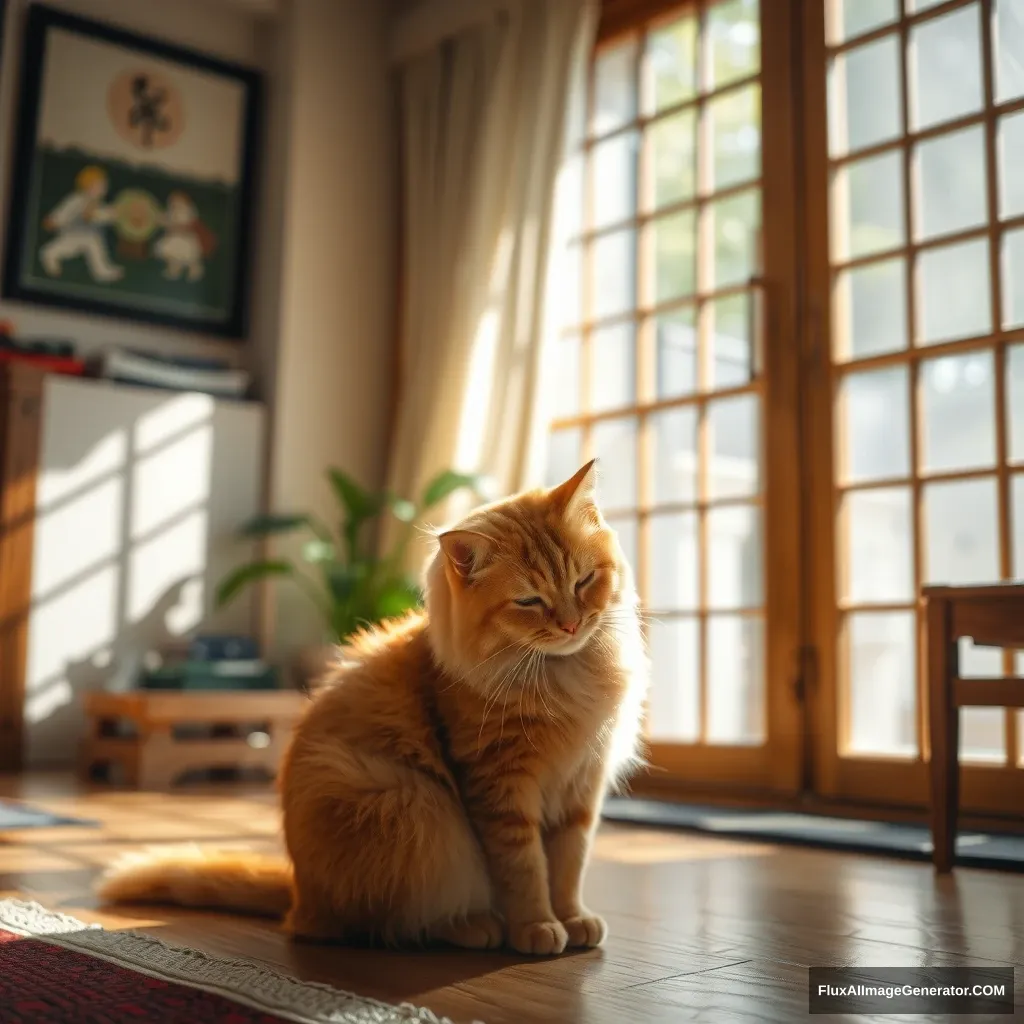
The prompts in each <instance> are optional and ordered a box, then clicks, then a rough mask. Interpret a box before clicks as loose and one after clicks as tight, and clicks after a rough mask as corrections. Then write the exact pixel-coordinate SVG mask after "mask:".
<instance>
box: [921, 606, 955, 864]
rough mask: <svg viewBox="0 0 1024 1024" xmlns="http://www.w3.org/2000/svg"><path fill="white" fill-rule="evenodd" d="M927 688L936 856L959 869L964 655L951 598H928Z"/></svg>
mask: <svg viewBox="0 0 1024 1024" xmlns="http://www.w3.org/2000/svg"><path fill="white" fill-rule="evenodd" d="M926 615H927V638H928V643H927V676H926V679H927V691H928V718H929V724H930V729H929V735H930V739H931V782H932V808H931V811H932V846H933V850H934V852H933V854H932V859H933V862H934V864H935V870H936V871H937V872H938V873H939V874H946V873H948V872H950V871H952V870H953V861H954V857H955V853H956V822H957V809H958V805H959V800H960V762H959V757H960V710H959V708H958V707H957V706H956V703H955V701H954V695H953V679H954V678H956V676H957V674H958V673H959V664H958V663H959V657H958V652H957V649H956V647H955V645H954V643H953V639H952V630H951V625H950V605H949V602H948V601H946V600H943V599H941V598H938V599H936V598H929V599H928V604H927V610H926Z"/></svg>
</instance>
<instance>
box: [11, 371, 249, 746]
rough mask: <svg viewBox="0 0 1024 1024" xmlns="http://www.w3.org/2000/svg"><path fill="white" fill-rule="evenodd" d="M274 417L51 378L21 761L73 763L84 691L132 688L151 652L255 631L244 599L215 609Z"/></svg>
mask: <svg viewBox="0 0 1024 1024" xmlns="http://www.w3.org/2000/svg"><path fill="white" fill-rule="evenodd" d="M263 462H264V460H263V409H262V407H261V406H259V405H257V404H254V403H238V402H227V401H220V400H216V399H213V398H211V397H210V396H208V395H199V394H191V393H189V394H179V393H175V392H167V391H158V390H155V389H149V388H135V387H127V386H124V385H120V384H110V383H107V382H104V381H95V380H84V379H76V378H71V377H51V378H49V379H48V380H47V381H46V385H45V397H44V420H43V430H42V439H41V453H40V465H39V477H38V484H37V489H36V520H35V531H34V540H33V557H32V612H31V618H30V622H29V638H28V666H27V674H26V676H27V677H26V680H25V689H26V694H25V730H26V761H27V764H28V765H29V766H41V765H49V764H54V765H56V764H68V763H70V762H71V761H72V760H73V759H74V756H75V753H76V750H77V747H78V741H79V739H80V737H81V730H82V727H83V719H82V715H81V710H80V704H81V698H80V695H81V693H82V692H84V691H86V690H91V689H101V688H108V689H126V688H128V687H129V686H130V685H131V684H132V681H133V679H134V677H135V673H136V671H137V669H138V668H139V666H140V664H141V660H142V657H143V655H144V654H145V652H146V651H147V650H149V649H151V648H153V647H156V646H159V645H161V644H163V643H165V642H167V641H169V640H172V639H174V638H176V637H181V636H183V635H185V634H187V633H189V632H191V631H192V630H194V629H196V628H197V627H202V628H204V629H209V630H230V631H238V632H249V631H251V629H252V627H253V625H254V623H253V617H252V604H251V601H250V598H249V595H243V596H242V597H241V598H240V599H239V600H238V601H237V602H236V603H234V604H232V605H231V606H230V607H228V608H226V609H223V610H222V611H219V612H214V611H213V608H212V605H213V595H214V591H215V589H216V585H217V582H218V581H219V579H220V578H221V577H222V576H223V574H224V573H225V572H226V571H227V570H229V569H230V568H231V567H232V566H234V565H236V564H238V563H239V562H242V561H245V560H248V559H249V558H250V557H251V556H252V554H253V550H252V545H250V544H247V543H243V542H241V541H239V539H238V538H237V537H236V536H235V530H236V528H237V526H238V525H239V524H240V523H241V522H242V521H243V520H245V519H246V518H248V517H249V516H251V515H253V514H254V513H255V512H257V511H258V509H259V507H260V501H261V492H262V481H263Z"/></svg>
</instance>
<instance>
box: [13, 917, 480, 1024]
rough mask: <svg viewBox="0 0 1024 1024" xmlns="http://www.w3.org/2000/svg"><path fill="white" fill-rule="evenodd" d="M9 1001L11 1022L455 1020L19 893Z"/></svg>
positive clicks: (369, 1023)
mask: <svg viewBox="0 0 1024 1024" xmlns="http://www.w3.org/2000/svg"><path fill="white" fill-rule="evenodd" d="M231 1004H234V1005H231ZM0 1007H3V1014H4V1015H2V1019H3V1021H5V1022H16V1024H20V1022H26V1024H27V1022H31V1021H41V1020H47V1021H60V1022H62V1024H63V1022H65V1021H66V1022H75V1021H79V1020H85V1019H86V1016H85V1015H86V1014H93V1015H94V1016H90V1017H89V1019H97V1017H96V1016H95V1015H96V1014H99V1016H102V1018H103V1019H104V1020H111V1021H120V1020H122V1019H123V1020H125V1021H129V1020H131V1021H138V1020H140V1019H142V1020H147V1021H186V1020H187V1021H189V1024H206V1022H208V1021H209V1022H212V1021H219V1020H225V1019H231V1020H234V1021H238V1022H239V1024H242V1022H249V1021H254V1022H255V1021H260V1022H262V1024H270V1022H272V1021H276V1020H280V1021H295V1022H298V1024H452V1022H451V1021H449V1020H448V1019H447V1018H443V1017H438V1016H436V1015H435V1014H433V1013H431V1012H430V1010H425V1009H420V1008H418V1007H415V1006H410V1005H408V1004H403V1005H401V1006H389V1005H387V1004H386V1003H381V1002H378V1001H377V1000H374V999H364V998H363V997H362V996H357V995H354V994H353V993H351V992H342V991H339V990H338V989H334V988H331V987H329V986H328V985H317V984H310V983H306V982H301V981H297V980H296V979H295V978H289V977H286V976H285V975H282V974H277V973H275V972H274V971H270V970H267V969H266V968H265V967H261V966H258V965H257V964H254V963H251V962H249V961H247V960H223V959H219V958H217V957H213V956H208V955H207V954H206V953H202V952H200V951H199V950H195V949H185V948H183V947H180V946H169V945H167V944H166V943H164V942H161V941H160V940H159V939H154V938H152V937H151V936H148V935H141V934H139V933H138V932H130V931H125V932H121V931H117V932H108V931H105V930H104V929H103V928H101V927H100V926H99V925H87V924H83V923H82V922H81V921H76V920H75V919H74V918H73V917H67V916H66V915H64V914H56V913H52V912H51V911H48V910H46V909H44V908H43V907H41V906H39V904H38V903H22V902H21V901H19V900H0ZM253 1011H254V1012H253ZM140 1014H141V1016H140ZM268 1015H269V1016H268ZM476 1024H479V1022H476Z"/></svg>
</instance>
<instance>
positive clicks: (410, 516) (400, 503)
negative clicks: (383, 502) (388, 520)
mask: <svg viewBox="0 0 1024 1024" xmlns="http://www.w3.org/2000/svg"><path fill="white" fill-rule="evenodd" d="M388 502H389V504H390V505H391V512H392V514H393V515H394V517H395V518H396V519H400V520H401V521H402V522H403V523H411V522H412V521H413V520H414V519H415V518H416V506H415V505H414V504H413V503H412V502H411V501H406V500H405V498H389V499H388Z"/></svg>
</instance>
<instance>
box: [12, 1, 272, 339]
mask: <svg viewBox="0 0 1024 1024" xmlns="http://www.w3.org/2000/svg"><path fill="white" fill-rule="evenodd" d="M0 2H2V0H0ZM57 30H60V31H63V32H64V33H67V34H70V36H72V37H81V39H83V40H86V41H88V42H93V43H95V42H98V43H100V44H109V45H110V46H112V47H117V48H119V49H121V50H125V51H129V52H130V54H131V55H132V59H131V60H129V61H128V62H127V63H126V64H125V67H129V66H131V67H138V68H141V69H142V72H138V71H131V70H125V71H123V72H122V73H121V77H120V78H119V79H117V80H115V81H113V84H111V85H110V86H109V89H108V92H107V94H106V109H107V111H109V112H108V113H107V115H106V116H107V118H108V119H109V120H110V122H111V124H113V125H115V127H116V122H115V114H114V112H113V111H114V109H115V106H114V100H113V99H112V98H111V97H113V96H114V95H115V92H114V90H115V89H117V88H120V87H121V86H120V82H121V81H122V80H123V81H124V82H125V83H130V85H128V84H126V85H125V86H124V88H130V89H131V92H130V93H123V95H124V96H127V97H129V99H130V101H131V103H132V104H133V106H132V108H131V111H130V112H129V114H130V116H129V118H128V119H127V120H122V122H121V126H122V127H121V128H119V129H118V131H120V132H121V135H122V136H124V137H127V134H126V133H132V132H134V133H135V134H136V135H140V136H141V135H144V133H145V129H144V128H137V127H135V126H136V125H137V122H136V120H135V113H136V106H135V104H139V103H141V102H143V101H141V100H139V99H138V96H139V94H138V93H137V92H136V91H135V90H136V89H137V88H138V84H139V83H140V82H142V83H145V82H146V81H147V80H148V81H150V82H151V83H159V82H160V81H161V76H163V81H165V82H166V81H168V80H169V79H168V74H169V75H170V78H171V79H173V71H172V72H169V73H165V72H166V69H167V68H168V67H169V66H170V65H177V66H180V68H181V69H182V71H181V74H182V76H183V77H185V76H188V73H189V72H193V73H194V72H199V73H200V74H199V75H195V74H193V75H192V77H191V79H190V81H191V82H192V88H193V89H195V88H201V87H202V85H203V84H204V83H206V82H207V81H216V80H220V81H221V83H222V84H223V83H224V82H225V81H228V82H231V83H234V84H236V85H237V86H240V87H241V90H242V99H241V100H240V102H239V109H238V115H239V120H238V121H237V122H235V123H234V124H233V125H231V126H230V127H231V130H233V131H235V132H237V139H238V146H237V153H236V156H237V178H236V180H234V181H231V180H230V179H226V178H223V177H216V176H214V177H209V178H205V179H203V178H199V177H194V178H187V177H186V178H182V174H183V172H181V171H180V169H179V170H178V171H173V172H172V171H168V170H166V169H164V167H163V166H162V165H161V164H160V163H159V157H157V158H156V159H153V158H150V159H149V161H148V162H147V161H146V160H145V159H143V158H140V159H138V160H137V161H135V162H133V161H131V160H128V159H124V158H121V157H120V156H113V157H110V156H109V153H108V154H100V155H98V156H95V157H93V156H91V154H90V151H89V150H88V149H83V147H82V145H81V144H80V143H78V142H75V143H74V144H71V145H60V144H58V143H44V142H41V141H40V116H41V107H42V105H43V101H44V97H43V95H42V94H41V93H42V90H43V89H44V88H45V83H46V82H47V54H48V48H49V44H50V41H51V39H52V38H53V36H52V34H53V33H54V32H55V31H57ZM64 45H68V41H67V38H66V37H65V39H64ZM110 52H111V53H113V51H110ZM147 59H148V60H149V61H150V62H151V63H150V64H149V65H148V66H149V67H151V68H153V69H154V70H153V71H152V72H151V73H150V76H149V78H148V79H147V77H146V72H145V69H146V67H147V64H146V61H147ZM65 66H66V65H65V64H61V68H64V67H65ZM112 67H113V65H112ZM58 74H61V75H63V74H66V72H64V71H60V72H58ZM200 76H203V77H200ZM206 76H214V78H213V79H212V80H211V79H208V78H207V77H206ZM197 83H198V84H197ZM62 87H63V88H67V85H66V83H63V82H62ZM147 89H150V92H149V95H148V96H145V94H146V90H147ZM171 89H173V86H172V87H171ZM168 92H169V90H168V89H163V88H161V89H159V90H158V89H157V88H156V85H155V84H154V85H152V87H150V86H146V85H145V84H143V88H142V93H143V95H144V96H145V98H146V99H153V98H157V102H158V103H163V100H164V97H165V96H166V95H168ZM170 94H171V96H172V99H173V96H174V95H175V93H173V92H170ZM117 95H119V96H120V95H122V93H118V94H117ZM262 107H263V85H262V76H261V75H260V74H259V72H257V71H255V70H253V69H251V68H247V67H244V66H242V65H239V64H234V63H231V62H228V61H224V60H220V59H217V58H214V57H210V56H208V55H206V54H203V53H199V52H197V51H194V50H190V49H186V48H184V47H181V46H177V45H172V44H169V43H165V42H162V41H159V40H156V39H152V38H149V37H146V36H142V35H139V34H136V33H134V32H130V31H127V30H124V29H121V28H117V27H114V26H111V25H108V24H105V23H101V22H96V21H92V20H90V19H86V18H81V17H78V16H77V15H71V14H67V13H65V12H63V11H58V10H55V9H53V8H50V7H47V6H45V5H43V4H33V5H32V6H31V7H30V8H29V11H28V21H27V25H26V30H25V44H24V47H23V56H22V70H21V86H20V94H19V110H18V124H17V137H16V142H15V154H14V169H13V180H12V187H11V197H10V211H9V217H8V231H7V251H6V258H5V260H4V269H3V294H4V295H5V296H6V297H8V298H11V299H18V300H22V301H27V302H33V303H39V304H43V305H48V306H55V307H60V308H64V309H69V310H79V311H82V312H87V313H98V314H101V315H106V316H112V317H117V318H119V319H130V320H137V321H142V322H146V323H153V324H159V325H162V326H166V327H174V328H178V329H181V330H186V331H195V332H201V333H205V334H212V335H219V336H222V337H225V338H242V337H244V336H245V334H246V332H247V330H248V307H249V289H250V279H251V272H252V267H251V262H252V261H251V248H252V246H251V240H252V220H253V210H254V203H255V190H256V164H257V153H258V150H259V142H260V128H261V119H262ZM118 109H123V108H118ZM148 109H150V110H152V109H153V108H152V107H150V108H148ZM185 109H186V106H185V104H184V102H183V101H182V103H181V106H180V107H179V108H178V112H179V113H181V115H182V116H181V117H179V118H177V120H180V122H181V123H182V124H183V125H184V124H187V123H188V122H187V120H186V118H185V116H184V113H183V112H184V110H185ZM97 116H98V115H97ZM98 119H99V118H98ZM175 119H176V118H175V116H174V114H173V112H172V113H171V114H168V115H166V116H164V115H161V116H160V119H158V120H156V121H153V123H155V124H156V125H158V127H157V128H156V129H150V138H152V131H153V130H156V131H160V130H164V129H165V127H166V125H167V124H172V125H173V123H174V121H175ZM129 124H130V125H131V126H132V127H130V128H129V127H126V126H127V125H129ZM104 127H105V128H106V129H107V130H108V131H109V130H110V127H109V126H106V125H105V126H104ZM122 129H123V130H122ZM207 130H208V126H207ZM178 131H179V134H180V135H183V134H184V131H185V129H184V128H179V129H178ZM118 145H122V146H125V148H128V145H129V144H125V143H123V141H121V140H119V141H118ZM137 145H138V146H139V147H140V148H141V147H143V146H144V145H152V142H148V143H143V142H141V141H137ZM143 152H145V150H143ZM76 160H78V161H80V162H83V163H84V162H88V163H89V165H90V169H94V168H93V165H96V166H98V167H99V171H98V172H96V173H98V174H99V175H100V176H101V177H102V178H103V180H104V182H105V184H104V185H102V186H96V187H97V188H103V189H104V192H103V193H101V197H100V198H99V199H97V200H84V201H87V202H90V203H91V208H90V209H89V210H86V212H85V214H84V217H81V216H79V217H77V220H76V216H75V215H74V213H72V214H70V215H65V217H66V218H67V216H70V218H71V220H72V222H73V223H72V226H71V227H70V228H67V227H65V228H62V227H57V228H56V229H54V228H53V227H52V225H53V223H54V217H53V216H51V215H47V210H48V209H49V206H47V204H46V202H45V199H46V196H47V195H48V194H49V193H52V191H53V188H54V187H55V186H56V185H58V184H59V183H60V182H62V181H63V182H66V181H69V180H71V181H74V186H73V190H74V189H78V188H79V181H80V180H82V179H81V178H80V177H79V176H74V177H70V175H71V172H72V170H73V168H74V161H76ZM47 161H49V163H47ZM58 172H59V173H58ZM83 173H84V171H83ZM133 174H134V176H135V178H137V179H139V180H141V181H143V182H144V184H145V185H146V186H148V185H151V184H152V183H153V182H156V183H157V185H158V186H159V187H142V186H140V187H139V188H135V187H127V188H121V190H120V191H119V192H118V193H117V195H116V196H115V198H114V199H113V200H112V201H110V202H109V203H108V204H107V205H106V206H103V205H102V204H103V203H104V202H107V200H106V198H105V197H106V195H107V194H108V193H109V192H113V191H114V187H115V183H116V181H117V180H118V178H120V180H121V181H122V182H123V181H128V182H129V185H131V182H132V181H133V180H134V179H133V177H132V175H133ZM176 174H177V175H178V177H175V175H176ZM160 175H163V176H164V178H161V177H160ZM164 179H166V180H164ZM180 180H184V181H185V182H186V187H185V189H183V188H179V187H177V183H178V182H179V181H180ZM164 186H166V187H164ZM186 189H187V191H186ZM65 191H67V187H66V186H65ZM129 193H130V194H131V199H126V198H125V197H126V194H129ZM70 194H71V192H69V193H68V195H70ZM83 194H84V193H83ZM88 194H89V195H92V193H88ZM140 195H141V196H142V197H143V198H142V200H140V199H139V196H140ZM65 198H67V197H65ZM204 198H205V205H203V200H204ZM124 202H127V203H129V204H134V205H130V207H128V208H126V207H124V205H123V203H124ZM140 202H141V203H142V207H141V209H142V214H143V215H144V216H143V217H142V219H143V221H145V220H146V218H157V220H153V219H150V220H149V221H148V225H149V226H148V229H147V228H145V227H144V228H143V230H149V231H151V232H152V234H151V235H149V236H147V239H146V240H145V241H143V242H141V243H140V242H138V241H133V242H132V245H133V246H134V249H133V257H132V258H133V259H134V260H135V261H136V262H135V263H129V264H128V269H127V271H126V269H125V266H124V265H121V266H117V265H115V264H114V262H113V260H112V258H111V253H110V241H109V240H110V239H112V238H113V239H116V244H117V245H120V244H122V243H124V242H125V237H126V236H125V235H123V234H119V232H122V231H127V230H128V227H129V226H130V227H131V228H132V230H133V231H137V230H138V229H139V216H140V212H139V211H140V206H139V204H140ZM161 203H163V204H164V206H163V207H161V205H160V204H161ZM119 204H121V205H120V207H119ZM175 204H178V205H175ZM189 204H191V208H190V209H189ZM44 207H45V208H44ZM97 207H101V208H102V209H101V212H102V213H103V222H104V226H103V227H97V226H96V223H94V222H93V217H94V216H95V213H94V212H92V211H95V210H96V209H97ZM172 207H173V208H174V210H175V211H178V212H181V216H182V217H183V218H185V225H184V226H185V229H187V228H188V226H189V225H188V222H187V218H188V216H189V213H191V215H192V217H193V220H192V221H191V223H192V224H193V225H195V228H196V231H199V230H200V229H201V230H202V232H203V233H202V234H196V235H194V236H193V240H194V239H195V238H199V239H203V240H204V242H203V245H202V246H200V245H199V243H198V242H196V243H195V244H194V245H193V246H192V248H191V249H188V253H187V255H188V257H189V261H186V262H185V263H184V264H182V263H181V261H180V260H179V259H176V258H172V257H168V256H166V255H164V256H161V257H156V256H155V255H154V253H155V252H156V251H157V249H158V243H159V242H160V240H161V239H163V238H165V237H166V238H170V237H171V228H172V227H174V225H175V222H174V220H173V219H172ZM207 210H208V211H212V214H213V215H212V216H211V217H210V219H213V220H214V221H215V223H216V225H217V226H219V227H220V228H221V229H222V230H221V232H220V234H219V235H218V234H217V233H216V232H214V231H213V230H212V229H210V227H209V225H208V224H207V225H204V223H203V218H204V215H205V214H204V211H207ZM182 211H183V212H182ZM54 212H57V211H56V210H55V211H54ZM96 221H97V222H98V221H99V218H97V219H96ZM75 223H77V224H78V228H75V227H74V224H75ZM154 223H160V224H162V225H163V226H162V227H154V226H153V224H154ZM44 225H46V226H45V227H44ZM72 230H79V231H81V232H84V233H85V234H99V236H100V237H101V238H103V239H104V242H103V244H102V245H100V246H99V247H100V248H101V249H102V250H103V254H102V255H100V256H99V257H98V258H97V259H98V261H99V263H100V264H103V265H102V266H98V267H97V266H95V265H94V263H93V261H92V260H91V259H90V258H89V257H90V255H92V256H95V255H96V254H95V253H93V254H90V253H87V252H85V251H84V249H83V248H82V246H78V248H76V246H75V243H74V242H72V243H71V244H70V245H67V244H65V245H64V247H63V249H61V251H60V253H59V254H57V255H54V253H53V252H52V250H53V249H54V248H55V247H54V246H49V247H47V245H46V244H45V241H46V240H47V239H45V238H44V240H43V242H40V238H41V237H42V236H44V234H46V232H51V237H49V239H48V240H50V241H52V240H53V237H52V232H53V231H56V232H57V234H62V232H63V231H68V232H70V231H72ZM175 230H178V231H179V233H178V236H177V237H178V239H179V240H180V239H181V238H182V237H185V238H186V239H187V238H188V236H187V235H184V236H183V235H182V234H181V231H180V230H179V229H178V228H175ZM150 238H151V239H153V243H152V246H151V248H147V246H149V245H150V242H149V239H150ZM207 243H208V244H207ZM30 244H31V246H32V248H31V249H30V248H28V247H29V245H30ZM228 246H230V249H229V248H228ZM46 248H49V249H50V250H51V252H50V253H49V254H46V253H44V252H43V250H44V249H46ZM171 248H172V247H171V246H168V245H167V244H165V245H164V253H165V254H166V253H167V252H168V251H170V250H171ZM186 248H187V246H186ZM68 249H70V250H72V255H70V256H68V255H66V251H67V250H68ZM218 250H219V258H218ZM173 252H174V256H175V257H178V256H180V255H181V248H180V246H179V247H178V248H177V249H173ZM197 252H198V253H201V255H196V253H197ZM143 253H145V255H143ZM47 255H48V256H49V261H48V262H46V261H44V260H43V259H42V256H47ZM160 260H162V261H163V262H164V269H163V271H162V272H161V274H160V276H162V277H163V278H165V279H166V280H165V282H164V283H161V282H159V281H158V280H157V276H158V275H157V270H156V268H155V267H154V266H153V265H152V264H153V262H159V261H160ZM142 261H148V262H146V264H145V271H144V272H143V271H137V270H136V269H135V268H136V267H137V266H138V265H139V263H140V262H142ZM44 263H45V266H46V267H47V268H48V269H45V270H44V269H40V268H41V267H43V265H44ZM104 266H105V268H106V269H105V270H104ZM182 267H184V268H185V269H182ZM65 270H68V271H70V272H72V273H74V274H75V275H77V277H78V280H77V281H69V280H68V279H67V278H64V276H63V275H64V273H65ZM97 270H104V272H105V273H106V274H108V275H113V274H114V273H116V272H120V274H121V277H120V278H115V277H112V276H107V277H105V278H97V277H96V273H97ZM173 270H177V272H178V276H177V277H176V278H175V277H174V276H173V273H172V271H173ZM193 271H195V273H196V274H198V275H199V276H194V274H193ZM84 278H88V279H87V280H83V279H84ZM139 282H141V284H140V283H139ZM104 285H110V288H109V289H105V288H104V287H103V286H104ZM193 285H194V286H195V288H194V289H193V288H192V286H193ZM186 286H187V287H186ZM145 287H150V288H152V289H160V288H162V289H164V292H163V293H158V292H156V291H154V293H153V294H152V295H151V294H150V293H149V292H146V291H144V290H143V291H141V292H140V291H139V288H145ZM130 289H134V290H132V291H130ZM193 291H194V293H195V294H196V295H201V300H202V301H201V300H200V298H197V299H195V301H194V302H192V299H191V298H190V297H189V296H190V295H191V294H192V293H193ZM172 292H173V294H171V293H172ZM186 293H187V294H186ZM183 295H184V296H185V297H184V298H182V296H183ZM211 296H212V297H211ZM190 303H191V306H190ZM192 306H194V307H195V308H194V309H193V308H192Z"/></svg>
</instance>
